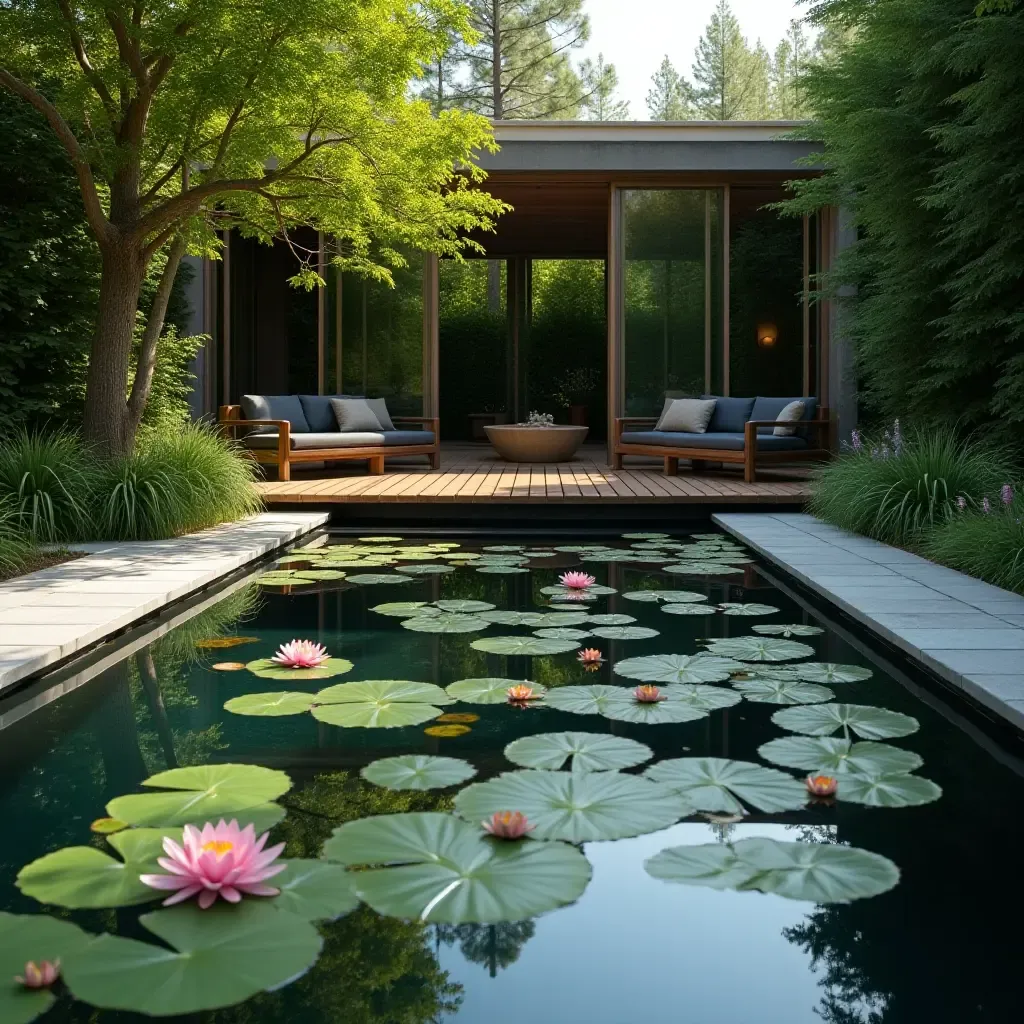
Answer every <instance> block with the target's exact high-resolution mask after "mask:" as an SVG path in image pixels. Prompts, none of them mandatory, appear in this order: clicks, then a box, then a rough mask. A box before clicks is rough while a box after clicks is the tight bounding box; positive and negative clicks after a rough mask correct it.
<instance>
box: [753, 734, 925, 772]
mask: <svg viewBox="0 0 1024 1024" xmlns="http://www.w3.org/2000/svg"><path fill="white" fill-rule="evenodd" d="M757 752H758V754H760V755H761V757H763V758H764V759H765V760H766V761H771V762H772V763H773V764H781V765H785V766H786V767H787V768H802V769H804V770H806V771H811V772H824V773H825V774H826V775H846V774H847V773H852V774H855V775H867V776H880V775H906V774H909V773H910V772H912V771H914V770H915V769H917V768H920V767H921V765H922V764H923V763H924V762H923V761H922V760H921V757H920V755H918V754H915V753H914V752H913V751H912V750H904V749H902V748H901V747H893V746H890V745H889V744H888V743H872V742H860V743H853V742H851V741H850V740H841V739H836V738H834V737H830V736H784V737H783V738H782V739H777V740H769V742H768V743H765V744H764V745H762V746H761V747H758V750H757Z"/></svg>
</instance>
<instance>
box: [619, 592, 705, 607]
mask: <svg viewBox="0 0 1024 1024" xmlns="http://www.w3.org/2000/svg"><path fill="white" fill-rule="evenodd" d="M622 596H623V597H624V598H625V599H626V600H627V601H645V602H648V603H652V604H653V603H656V602H659V601H664V602H666V603H667V604H696V603H697V602H698V601H707V595H706V594H698V593H696V592H695V591H693V590H633V591H630V592H629V593H628V594H623V595H622Z"/></svg>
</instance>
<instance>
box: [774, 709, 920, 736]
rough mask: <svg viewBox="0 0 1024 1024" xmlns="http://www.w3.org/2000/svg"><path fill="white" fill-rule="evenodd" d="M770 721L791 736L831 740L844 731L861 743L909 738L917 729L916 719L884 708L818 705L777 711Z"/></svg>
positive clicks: (918, 726)
mask: <svg viewBox="0 0 1024 1024" xmlns="http://www.w3.org/2000/svg"><path fill="white" fill-rule="evenodd" d="M772 721H773V722H774V723H775V724H776V725H779V726H782V728H783V729H789V730H790V732H799V733H803V734H804V735H806V736H830V735H831V734H832V733H834V732H837V731H838V730H839V729H843V728H847V729H849V730H850V732H852V733H854V734H855V735H857V736H859V737H860V738H861V739H864V740H891V739H895V738H896V737H898V736H909V735H910V734H911V733H915V732H917V730H918V729H919V728H920V725H919V724H918V721H917V719H916V718H911V717H910V715H901V714H899V712H896V711H887V710H886V709H885V708H872V707H867V706H865V705H862V704H819V705H817V706H816V707H808V708H791V709H789V710H787V711H776V712H775V714H774V715H772Z"/></svg>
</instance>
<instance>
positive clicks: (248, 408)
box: [240, 395, 337, 434]
mask: <svg viewBox="0 0 1024 1024" xmlns="http://www.w3.org/2000/svg"><path fill="white" fill-rule="evenodd" d="M240 404H241V406H242V419H246V420H287V421H288V422H289V423H290V424H291V425H292V433H293V434H308V433H309V424H308V423H307V422H306V414H305V413H304V412H303V411H302V403H301V402H300V401H299V396H298V395H242V398H241V402H240ZM335 427H337V424H335ZM276 431H277V428H276V427H254V428H253V433H257V434H268V433H271V432H274V433H276Z"/></svg>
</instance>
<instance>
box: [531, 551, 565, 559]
mask: <svg viewBox="0 0 1024 1024" xmlns="http://www.w3.org/2000/svg"><path fill="white" fill-rule="evenodd" d="M556 554H557V552H555V551H524V552H523V557H524V558H554V557H555V555H556Z"/></svg>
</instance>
